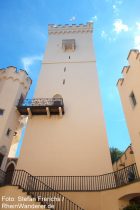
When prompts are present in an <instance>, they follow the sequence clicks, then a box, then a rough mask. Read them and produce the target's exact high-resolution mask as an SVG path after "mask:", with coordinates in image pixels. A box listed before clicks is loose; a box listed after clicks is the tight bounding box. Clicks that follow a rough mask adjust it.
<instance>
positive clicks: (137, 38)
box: [134, 35, 140, 50]
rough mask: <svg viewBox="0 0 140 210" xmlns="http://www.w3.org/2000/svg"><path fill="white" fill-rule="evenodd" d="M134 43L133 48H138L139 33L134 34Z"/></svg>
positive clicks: (139, 45)
mask: <svg viewBox="0 0 140 210" xmlns="http://www.w3.org/2000/svg"><path fill="white" fill-rule="evenodd" d="M134 45H135V48H137V49H139V50H140V35H136V36H135V37H134Z"/></svg>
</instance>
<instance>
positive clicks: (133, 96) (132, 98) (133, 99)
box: [130, 92, 137, 107]
mask: <svg viewBox="0 0 140 210" xmlns="http://www.w3.org/2000/svg"><path fill="white" fill-rule="evenodd" d="M130 101H131V104H132V107H135V106H136V104H137V101H136V97H135V95H134V92H132V93H131V94H130Z"/></svg>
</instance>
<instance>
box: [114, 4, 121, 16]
mask: <svg viewBox="0 0 140 210" xmlns="http://www.w3.org/2000/svg"><path fill="white" fill-rule="evenodd" d="M112 8H113V12H114V14H115V15H118V14H119V9H118V7H117V6H116V5H115V4H113V5H112Z"/></svg>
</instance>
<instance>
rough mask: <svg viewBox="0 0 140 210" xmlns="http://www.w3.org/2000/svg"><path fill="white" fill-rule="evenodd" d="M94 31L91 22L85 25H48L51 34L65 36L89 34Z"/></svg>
mask: <svg viewBox="0 0 140 210" xmlns="http://www.w3.org/2000/svg"><path fill="white" fill-rule="evenodd" d="M92 31H93V23H91V22H89V23H87V24H86V25H84V24H79V25H76V24H72V25H68V24H66V25H54V24H49V25H48V33H49V34H64V33H87V32H92Z"/></svg>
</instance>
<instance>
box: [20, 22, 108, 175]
mask: <svg viewBox="0 0 140 210" xmlns="http://www.w3.org/2000/svg"><path fill="white" fill-rule="evenodd" d="M92 30H93V29H92V23H88V24H86V25H82V24H81V25H72V26H70V25H64V26H62V25H58V26H56V25H49V27H48V33H49V39H48V45H47V50H46V53H45V56H44V59H43V63H42V70H41V73H40V78H39V81H38V85H37V88H36V92H35V96H34V99H33V100H26V101H25V102H24V103H23V104H22V106H21V107H19V112H20V113H21V114H29V115H30V119H29V120H28V125H27V129H26V133H25V138H24V141H23V145H22V149H21V154H20V157H19V160H18V169H24V170H27V171H28V172H30V173H31V174H33V175H56V176H59V175H97V174H104V173H108V172H111V171H112V165H111V160H110V153H109V147H108V143H107V137H106V129H105V122H104V116H103V110H102V103H101V98H100V92H99V84H98V77H97V71H96V59H95V54H94V51H93V46H92ZM47 98H48V99H47Z"/></svg>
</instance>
